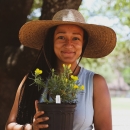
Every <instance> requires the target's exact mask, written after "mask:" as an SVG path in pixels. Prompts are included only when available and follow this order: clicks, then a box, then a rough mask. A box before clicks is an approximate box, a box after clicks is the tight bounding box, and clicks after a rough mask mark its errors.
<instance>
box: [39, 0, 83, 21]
mask: <svg viewBox="0 0 130 130" xmlns="http://www.w3.org/2000/svg"><path fill="white" fill-rule="evenodd" d="M81 2H82V0H43V6H42V15H41V17H40V19H44V20H50V19H52V17H53V15H54V14H55V13H56V12H57V11H59V10H61V9H78V8H79V6H80V4H81Z"/></svg>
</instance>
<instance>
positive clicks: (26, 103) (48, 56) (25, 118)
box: [16, 26, 88, 124]
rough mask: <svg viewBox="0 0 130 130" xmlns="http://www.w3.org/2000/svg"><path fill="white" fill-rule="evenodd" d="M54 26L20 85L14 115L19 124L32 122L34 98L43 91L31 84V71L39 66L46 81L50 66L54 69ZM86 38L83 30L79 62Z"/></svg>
mask: <svg viewBox="0 0 130 130" xmlns="http://www.w3.org/2000/svg"><path fill="white" fill-rule="evenodd" d="M56 28H57V26H55V27H52V28H50V29H49V30H48V32H47V35H46V38H45V41H44V44H43V46H42V48H41V50H40V51H39V54H38V56H37V58H36V61H35V64H34V66H33V67H32V69H31V70H30V71H29V73H28V76H27V78H26V80H25V82H24V83H23V85H22V88H21V92H20V98H19V104H18V112H17V117H16V122H17V123H19V124H26V123H32V122H33V117H34V114H35V113H36V110H35V100H39V98H40V97H41V93H42V91H43V90H40V91H38V88H37V87H36V85H35V84H32V80H31V78H33V76H32V72H34V70H35V69H36V68H40V69H41V70H43V71H44V72H43V73H42V75H41V76H42V78H43V80H44V81H46V79H47V78H48V77H49V75H50V70H51V68H54V69H56V55H55V53H54V44H53V39H54V32H55V29H56ZM87 40H88V34H87V32H86V31H84V41H85V43H84V44H83V48H82V53H81V56H80V59H79V62H80V60H81V59H82V56H83V53H84V50H85V48H86V43H87ZM75 69H76V68H75ZM74 71H75V70H74ZM31 84H32V85H31Z"/></svg>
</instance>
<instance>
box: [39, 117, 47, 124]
mask: <svg viewBox="0 0 130 130" xmlns="http://www.w3.org/2000/svg"><path fill="white" fill-rule="evenodd" d="M47 120H49V117H40V118H37V120H36V122H37V123H41V122H44V121H47Z"/></svg>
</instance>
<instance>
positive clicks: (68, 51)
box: [54, 25, 83, 66]
mask: <svg viewBox="0 0 130 130" xmlns="http://www.w3.org/2000/svg"><path fill="white" fill-rule="evenodd" d="M82 46H83V29H82V28H80V27H79V26H76V25H59V26H58V27H57V28H56V30H55V33H54V52H55V54H56V56H57V64H58V65H60V66H61V65H62V64H64V63H65V64H73V65H74V66H76V64H77V59H78V58H79V57H80V55H81V53H82Z"/></svg>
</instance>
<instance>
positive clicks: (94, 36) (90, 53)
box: [19, 9, 116, 58]
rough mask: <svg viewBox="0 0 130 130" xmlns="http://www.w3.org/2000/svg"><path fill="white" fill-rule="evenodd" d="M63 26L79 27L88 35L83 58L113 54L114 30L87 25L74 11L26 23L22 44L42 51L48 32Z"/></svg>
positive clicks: (20, 33) (23, 28)
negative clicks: (72, 25) (55, 27)
mask: <svg viewBox="0 0 130 130" xmlns="http://www.w3.org/2000/svg"><path fill="white" fill-rule="evenodd" d="M62 24H74V25H78V26H80V27H81V28H83V29H84V30H85V31H86V32H87V33H88V42H87V46H86V48H85V51H84V54H83V57H87V58H100V57H104V56H106V55H108V54H109V53H111V52H112V50H113V49H114V47H115V45H116V34H115V32H114V30H113V29H111V28H109V27H106V26H101V25H96V24H87V23H86V22H85V20H84V17H83V16H82V14H81V13H80V12H78V11H77V10H74V9H63V10H61V11H58V12H57V13H56V14H55V15H54V17H53V19H52V20H35V21H30V22H27V23H25V24H24V25H23V26H22V27H21V29H20V32H19V39H20V42H21V44H23V45H24V46H27V47H30V48H35V49H38V50H40V49H41V47H42V45H43V44H44V39H45V37H46V33H47V31H48V30H49V29H50V28H51V27H53V26H57V25H62Z"/></svg>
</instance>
